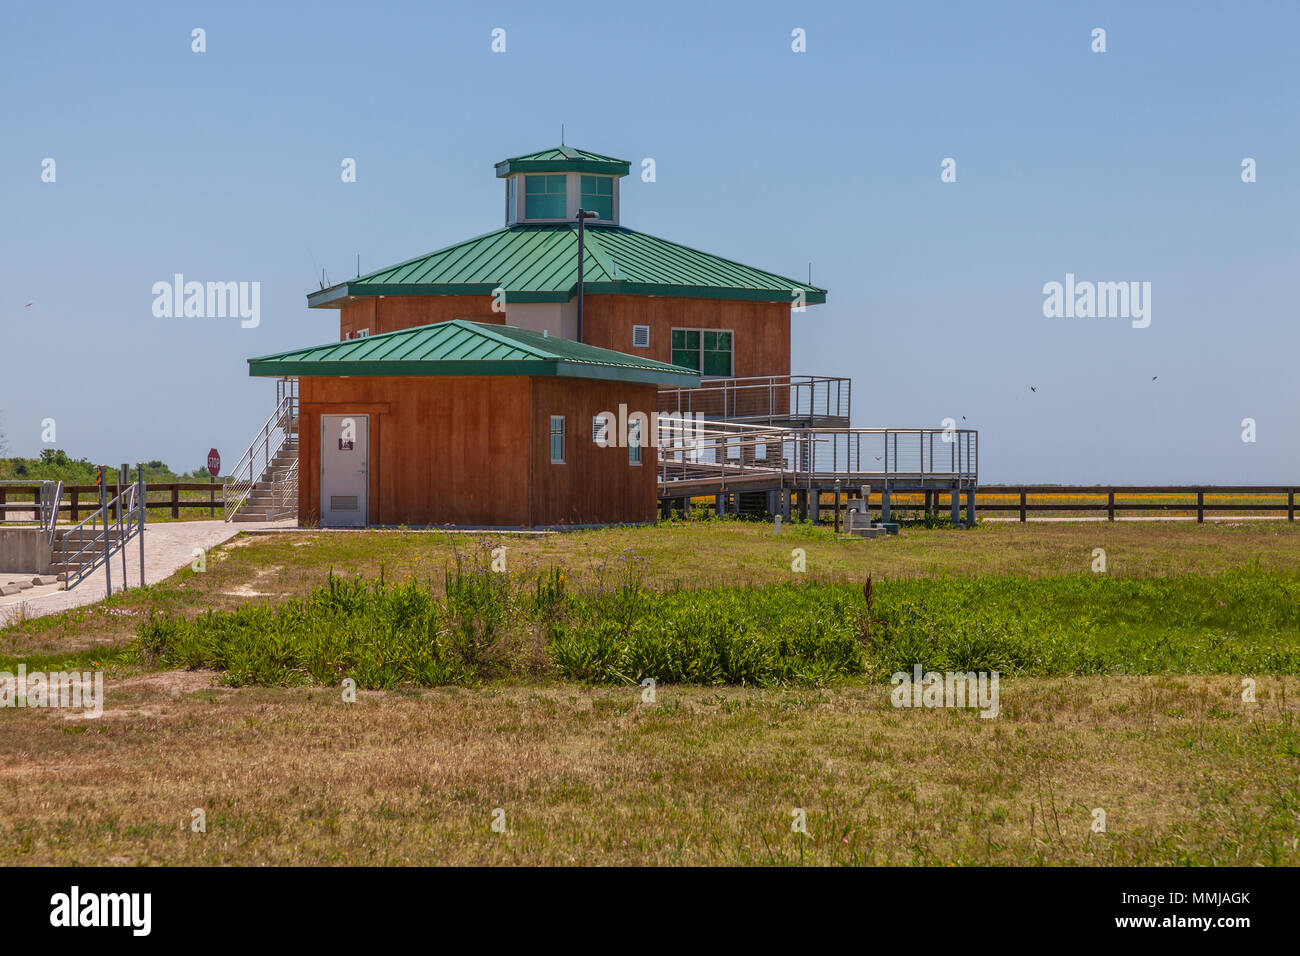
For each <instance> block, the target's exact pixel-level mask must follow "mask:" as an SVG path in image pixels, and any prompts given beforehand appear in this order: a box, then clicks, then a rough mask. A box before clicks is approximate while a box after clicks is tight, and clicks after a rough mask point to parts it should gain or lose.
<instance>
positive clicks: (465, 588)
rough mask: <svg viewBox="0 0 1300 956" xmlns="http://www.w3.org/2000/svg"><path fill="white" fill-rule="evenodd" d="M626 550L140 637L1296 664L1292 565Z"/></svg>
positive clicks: (788, 671) (427, 662)
mask: <svg viewBox="0 0 1300 956" xmlns="http://www.w3.org/2000/svg"><path fill="white" fill-rule="evenodd" d="M635 561H636V559H635V558H631V557H628V558H627V559H626V560H625V562H624V570H623V572H622V575H621V577H620V578H618V579H615V580H604V579H602V581H601V583H600V584H599V585H598V586H593V587H589V588H588V589H586V590H585V591H581V592H576V593H574V592H570V591H569V590H568V587H567V579H566V578H565V576H564V574H563V573H562V572H560V571H558V570H550V571H537V572H531V573H522V574H517V575H507V574H494V573H492V572H490V571H489V570H488V569H487V567H486V566H485V565H483V564H479V565H475V566H468V565H467V564H465V563H464V562H458V563H457V565H456V568H455V570H454V571H448V572H447V574H446V576H445V580H444V582H443V587H442V589H441V591H439V590H438V589H435V588H432V587H430V586H428V585H423V584H420V583H417V582H415V581H413V580H408V581H405V582H402V583H399V584H392V583H389V582H387V581H385V580H383V579H382V578H381V579H379V580H377V581H372V582H366V581H364V580H358V579H341V578H338V577H335V576H333V575H330V577H329V578H328V580H327V582H326V583H325V584H324V585H322V586H320V587H318V588H317V589H315V590H314V591H313V592H312V593H310V594H309V595H308V596H307V597H306V598H303V599H295V600H290V601H286V602H283V603H280V604H278V605H272V606H246V607H241V608H238V609H236V610H234V611H209V612H208V613H206V614H203V615H200V616H198V617H196V618H186V617H184V616H181V615H176V614H153V615H150V617H149V618H148V619H147V620H145V621H143V622H142V623H141V624H140V625H139V628H138V638H137V642H136V644H135V645H134V646H135V648H136V650H137V651H138V652H139V653H140V654H141V656H142V658H143V659H145V660H152V661H154V662H156V663H158V664H159V665H161V666H166V667H183V668H190V669H193V668H199V667H209V668H213V669H215V670H218V671H221V672H223V673H224V675H225V680H226V681H227V682H228V683H230V684H234V685H245V684H249V685H273V686H284V685H295V684H321V685H329V684H337V683H338V682H339V681H340V680H342V679H343V678H347V677H350V678H352V679H353V680H355V681H356V682H357V684H358V686H359V687H362V688H391V687H396V686H400V685H404V684H413V685H418V686H439V685H446V684H477V683H481V682H484V681H491V680H505V679H536V678H543V679H546V678H550V679H566V680H579V681H585V682H590V683H599V684H636V683H638V682H640V681H641V680H643V679H645V678H647V677H649V678H653V679H655V680H656V681H659V682H663V683H686V684H703V685H724V684H730V685H741V686H746V685H752V686H774V685H785V684H803V685H824V684H830V683H835V682H839V681H844V680H850V679H855V678H861V679H864V680H868V681H870V680H876V681H879V680H886V679H888V677H889V675H890V674H891V673H893V672H894V671H898V670H910V669H911V667H912V666H913V665H914V664H916V663H920V664H921V665H922V666H924V667H925V668H927V669H937V670H961V671H970V670H975V671H981V670H982V671H992V670H996V671H1000V672H1002V673H1003V674H1007V675H1012V674H1014V675H1025V676H1044V677H1050V676H1068V675H1093V674H1133V675H1136V674H1211V673H1227V674H1242V673H1249V674H1294V673H1297V672H1300V575H1288V574H1278V573H1269V572H1265V571H1262V570H1258V569H1244V570H1238V571H1232V572H1227V573H1224V574H1221V575H1180V576H1175V577H1170V578H1149V579H1137V578H1130V579H1119V578H1108V577H1106V576H1104V575H1092V574H1085V575H1068V576H1061V577H1054V578H1036V579H1030V578H1021V577H978V578H969V577H965V578H956V577H952V578H949V577H941V578H929V579H917V580H904V581H895V582H885V583H882V584H879V585H877V586H876V589H875V601H874V605H873V607H872V608H871V610H870V611H868V608H867V605H866V602H865V599H864V596H863V592H862V591H861V590H860V589H859V588H858V587H857V586H856V585H848V584H837V583H819V582H807V583H792V584H780V585H770V586H766V587H752V586H743V587H718V588H707V589H700V590H690V591H688V590H668V591H653V590H650V589H647V588H646V587H644V586H643V584H642V582H641V580H640V577H639V574H638V571H637V567H636V564H635Z"/></svg>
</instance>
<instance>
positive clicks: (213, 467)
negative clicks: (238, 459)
mask: <svg viewBox="0 0 1300 956" xmlns="http://www.w3.org/2000/svg"><path fill="white" fill-rule="evenodd" d="M208 474H209V475H211V476H212V477H213V478H215V477H217V475H219V474H221V456H220V455H219V454H217V450H216V449H215V448H212V449H210V450H209V451H208Z"/></svg>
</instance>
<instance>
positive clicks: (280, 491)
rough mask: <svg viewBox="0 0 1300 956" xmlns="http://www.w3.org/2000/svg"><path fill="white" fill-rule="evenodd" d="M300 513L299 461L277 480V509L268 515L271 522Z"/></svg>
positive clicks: (296, 460) (295, 461) (295, 460)
mask: <svg viewBox="0 0 1300 956" xmlns="http://www.w3.org/2000/svg"><path fill="white" fill-rule="evenodd" d="M297 513H298V459H296V458H295V459H294V461H293V464H292V465H290V466H289V467H288V468H286V469H284V471H283V472H282V473H281V474H280V475H279V476H277V477H276V479H275V507H274V508H273V509H272V510H271V511H270V513H269V514H268V515H267V518H268V519H269V520H271V521H276V520H278V519H280V518H289V517H292V516H293V515H295V514H297Z"/></svg>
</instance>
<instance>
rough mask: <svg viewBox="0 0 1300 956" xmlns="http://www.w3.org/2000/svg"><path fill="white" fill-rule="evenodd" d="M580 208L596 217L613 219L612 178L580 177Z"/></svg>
mask: <svg viewBox="0 0 1300 956" xmlns="http://www.w3.org/2000/svg"><path fill="white" fill-rule="evenodd" d="M581 205H582V208H583V209H585V210H587V211H588V212H594V213H595V214H596V218H597V219H607V220H609V221H611V222H612V221H613V219H614V179H613V177H611V176H583V177H582V203H581Z"/></svg>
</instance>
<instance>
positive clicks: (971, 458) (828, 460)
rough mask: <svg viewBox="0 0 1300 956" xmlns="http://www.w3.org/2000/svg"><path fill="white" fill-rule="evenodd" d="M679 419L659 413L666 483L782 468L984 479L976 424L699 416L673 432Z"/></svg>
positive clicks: (822, 476)
mask: <svg viewBox="0 0 1300 956" xmlns="http://www.w3.org/2000/svg"><path fill="white" fill-rule="evenodd" d="M674 421H675V420H674V419H671V418H669V419H667V420H665V419H664V418H660V434H661V436H662V435H664V434H665V433H666V434H667V435H668V437H669V439H670V440H668V441H663V440H662V438H661V441H660V448H659V456H660V468H659V472H660V484H661V486H663V487H661V490H664V487H668V486H671V484H672V483H673V482H674V481H682V480H689V479H703V478H709V477H713V478H718V479H720V480H722V481H724V482H725V480H726V478H727V477H729V476H730V477H733V478H734V477H739V476H741V475H746V476H750V477H753V476H755V475H757V476H760V477H777V476H778V473H779V478H780V480H781V482H782V483H783V484H785V483H788V482H787V479H789V481H792V482H793V483H794V484H807V485H811V484H813V483H814V482H829V481H833V480H835V479H837V478H838V479H840V480H847V481H850V482H851V481H853V480H855V479H862V480H863V481H864V483H865V482H874V481H879V480H884V481H885V482H886V483H888V482H891V481H895V480H909V481H911V480H919V481H925V480H935V481H940V482H943V483H945V484H947V483H949V482H955V483H956V484H957V485H958V486H960V487H963V488H966V487H974V485H975V484H976V483H977V482H978V480H979V433H978V432H977V431H975V430H974V429H966V428H963V429H944V428H852V427H846V428H834V427H818V428H781V427H775V426H750V425H744V424H741V423H738V422H731V421H727V422H718V421H706V422H699V423H695V424H694V425H693V426H692V428H691V429H690V433H689V434H687V433H686V429H684V428H683V429H682V431H681V434H680V435H675V434H674V432H673V429H674V427H675V426H674V424H673V422H674ZM945 445H947V446H949V448H948V449H944V446H945ZM773 446H775V449H776V451H775V453H773V450H772V449H773ZM760 448H761V449H762V451H761V453H760V452H759V449H760ZM747 449H749V450H750V451H747ZM936 452H938V454H936Z"/></svg>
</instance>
